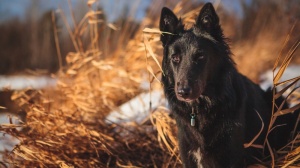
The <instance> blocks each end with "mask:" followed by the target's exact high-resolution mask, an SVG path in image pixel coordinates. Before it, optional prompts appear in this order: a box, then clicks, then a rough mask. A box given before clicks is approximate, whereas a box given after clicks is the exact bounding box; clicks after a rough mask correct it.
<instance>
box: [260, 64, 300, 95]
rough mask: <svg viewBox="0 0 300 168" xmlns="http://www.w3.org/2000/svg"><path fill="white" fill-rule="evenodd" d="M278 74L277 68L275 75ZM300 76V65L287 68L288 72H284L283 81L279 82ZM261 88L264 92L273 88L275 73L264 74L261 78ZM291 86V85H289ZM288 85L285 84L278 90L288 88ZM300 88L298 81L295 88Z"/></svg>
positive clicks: (267, 72)
mask: <svg viewBox="0 0 300 168" xmlns="http://www.w3.org/2000/svg"><path fill="white" fill-rule="evenodd" d="M277 72H278V68H276V70H275V74H276V73H277ZM298 76H300V65H290V66H288V67H287V68H286V70H285V71H284V73H283V75H282V77H281V79H280V80H279V82H283V81H286V80H289V79H292V78H295V77H298ZM260 81H261V83H260V87H261V88H262V89H263V90H267V89H268V88H270V87H273V71H272V70H268V71H266V72H265V73H263V74H262V75H261V76H260ZM288 84H289V83H288ZM288 84H284V85H282V86H279V87H278V90H281V89H283V88H284V87H286V86H287V85H288ZM299 86H300V81H298V82H297V83H296V85H295V87H299ZM287 92H289V91H287Z"/></svg>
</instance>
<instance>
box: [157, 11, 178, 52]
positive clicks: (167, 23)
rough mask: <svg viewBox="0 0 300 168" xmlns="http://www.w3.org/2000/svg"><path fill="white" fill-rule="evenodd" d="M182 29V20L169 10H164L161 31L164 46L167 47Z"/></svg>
mask: <svg viewBox="0 0 300 168" xmlns="http://www.w3.org/2000/svg"><path fill="white" fill-rule="evenodd" d="M182 28H183V26H182V23H181V20H180V19H178V18H177V16H176V15H175V14H174V13H173V12H172V11H171V10H170V9H169V8H167V7H164V8H162V10H161V16H160V22H159V29H160V31H161V32H162V34H161V36H160V40H161V42H162V43H163V46H165V45H166V43H167V42H168V41H169V40H170V39H171V38H172V36H174V35H177V33H179V31H180V29H182Z"/></svg>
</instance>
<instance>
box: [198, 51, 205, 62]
mask: <svg viewBox="0 0 300 168" xmlns="http://www.w3.org/2000/svg"><path fill="white" fill-rule="evenodd" d="M203 59H204V53H203V52H199V53H197V54H196V60H197V61H201V60H203Z"/></svg>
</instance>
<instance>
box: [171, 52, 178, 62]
mask: <svg viewBox="0 0 300 168" xmlns="http://www.w3.org/2000/svg"><path fill="white" fill-rule="evenodd" d="M171 58H172V62H174V63H179V62H180V56H179V55H178V54H173V55H172V56H171Z"/></svg>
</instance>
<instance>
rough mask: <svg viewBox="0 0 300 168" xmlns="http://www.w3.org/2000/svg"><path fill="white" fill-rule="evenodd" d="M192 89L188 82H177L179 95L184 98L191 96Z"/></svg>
mask: <svg viewBox="0 0 300 168" xmlns="http://www.w3.org/2000/svg"><path fill="white" fill-rule="evenodd" d="M191 92H192V88H191V87H190V86H189V85H188V82H187V81H184V82H177V94H178V95H179V96H181V97H183V98H186V97H189V96H190V95H191Z"/></svg>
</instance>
